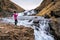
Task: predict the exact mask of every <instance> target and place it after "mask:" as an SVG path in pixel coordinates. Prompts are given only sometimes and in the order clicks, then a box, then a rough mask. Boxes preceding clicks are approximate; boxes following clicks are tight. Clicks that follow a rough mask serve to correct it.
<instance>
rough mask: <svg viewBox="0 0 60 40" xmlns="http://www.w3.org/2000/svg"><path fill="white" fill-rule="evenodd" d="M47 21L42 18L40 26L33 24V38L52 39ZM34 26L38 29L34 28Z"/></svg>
mask: <svg viewBox="0 0 60 40" xmlns="http://www.w3.org/2000/svg"><path fill="white" fill-rule="evenodd" d="M48 23H49V21H48V20H46V19H44V20H41V21H40V23H39V24H40V28H38V27H37V26H34V27H35V29H34V35H35V40H54V38H53V37H52V35H51V34H50V33H49V31H50V28H49V24H48ZM36 28H37V29H38V30H36Z"/></svg>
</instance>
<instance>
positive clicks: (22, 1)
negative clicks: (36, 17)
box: [11, 0, 43, 10]
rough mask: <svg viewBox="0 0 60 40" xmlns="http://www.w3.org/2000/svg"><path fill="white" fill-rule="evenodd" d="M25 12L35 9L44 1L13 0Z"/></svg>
mask: <svg viewBox="0 0 60 40" xmlns="http://www.w3.org/2000/svg"><path fill="white" fill-rule="evenodd" d="M11 1H12V2H14V3H16V4H17V5H19V6H20V7H22V8H23V9H25V10H31V9H35V8H36V7H37V6H39V5H40V4H41V2H42V1H43V0H11Z"/></svg>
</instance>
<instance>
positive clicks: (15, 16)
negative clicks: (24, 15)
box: [13, 11, 18, 25]
mask: <svg viewBox="0 0 60 40" xmlns="http://www.w3.org/2000/svg"><path fill="white" fill-rule="evenodd" d="M17 16H18V14H17V13H16V11H14V14H13V17H14V20H15V25H17V23H18V21H17Z"/></svg>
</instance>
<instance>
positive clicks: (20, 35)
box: [0, 23, 34, 40]
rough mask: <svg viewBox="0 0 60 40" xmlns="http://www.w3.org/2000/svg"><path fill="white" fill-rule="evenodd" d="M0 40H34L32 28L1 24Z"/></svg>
mask: <svg viewBox="0 0 60 40" xmlns="http://www.w3.org/2000/svg"><path fill="white" fill-rule="evenodd" d="M0 40H34V31H33V29H32V28H28V27H24V26H22V25H21V26H15V25H11V24H5V23H0Z"/></svg>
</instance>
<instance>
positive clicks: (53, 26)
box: [50, 18, 60, 40]
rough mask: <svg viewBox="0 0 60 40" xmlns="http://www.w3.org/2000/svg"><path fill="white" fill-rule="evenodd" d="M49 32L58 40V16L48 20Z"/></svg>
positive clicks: (59, 22) (59, 27)
mask: <svg viewBox="0 0 60 40" xmlns="http://www.w3.org/2000/svg"><path fill="white" fill-rule="evenodd" d="M50 28H51V34H52V35H54V37H55V40H60V18H56V20H55V21H54V19H53V20H52V21H51V22H50Z"/></svg>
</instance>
